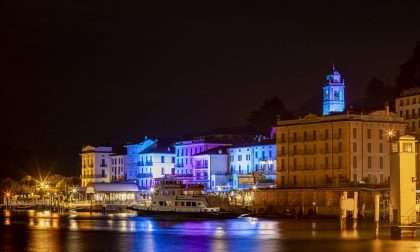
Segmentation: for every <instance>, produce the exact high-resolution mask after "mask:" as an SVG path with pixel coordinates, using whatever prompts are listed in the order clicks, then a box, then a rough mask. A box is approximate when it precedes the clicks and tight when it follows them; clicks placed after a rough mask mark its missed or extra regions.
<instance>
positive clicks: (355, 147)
mask: <svg viewBox="0 0 420 252" xmlns="http://www.w3.org/2000/svg"><path fill="white" fill-rule="evenodd" d="M353 152H357V143H353Z"/></svg>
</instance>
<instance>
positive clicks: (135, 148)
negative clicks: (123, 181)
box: [124, 137, 156, 181]
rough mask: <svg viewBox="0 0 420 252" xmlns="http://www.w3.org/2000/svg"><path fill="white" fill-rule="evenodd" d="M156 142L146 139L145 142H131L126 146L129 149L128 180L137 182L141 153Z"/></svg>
mask: <svg viewBox="0 0 420 252" xmlns="http://www.w3.org/2000/svg"><path fill="white" fill-rule="evenodd" d="M155 143H156V142H155V141H153V140H151V139H148V138H147V137H145V139H144V140H143V141H137V142H130V143H127V144H126V145H124V147H126V148H127V159H126V161H127V180H128V181H137V174H138V173H139V167H140V159H139V158H140V157H139V153H140V152H142V151H144V150H146V149H147V148H149V147H150V146H152V145H153V144H155Z"/></svg>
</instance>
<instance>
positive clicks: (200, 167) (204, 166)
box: [193, 165, 209, 169]
mask: <svg viewBox="0 0 420 252" xmlns="http://www.w3.org/2000/svg"><path fill="white" fill-rule="evenodd" d="M193 168H194V169H207V168H209V166H208V165H196V166H194V167H193Z"/></svg>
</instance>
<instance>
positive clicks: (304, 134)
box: [303, 131, 308, 141]
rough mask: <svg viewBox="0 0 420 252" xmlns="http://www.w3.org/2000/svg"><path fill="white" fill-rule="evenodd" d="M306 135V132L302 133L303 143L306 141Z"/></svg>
mask: <svg viewBox="0 0 420 252" xmlns="http://www.w3.org/2000/svg"><path fill="white" fill-rule="evenodd" d="M307 138H308V134H307V133H306V131H304V132H303V141H307V140H308V139H307Z"/></svg>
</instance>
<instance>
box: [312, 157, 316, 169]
mask: <svg viewBox="0 0 420 252" xmlns="http://www.w3.org/2000/svg"><path fill="white" fill-rule="evenodd" d="M312 168H313V169H314V170H315V169H316V158H315V157H314V158H313V160H312Z"/></svg>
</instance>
